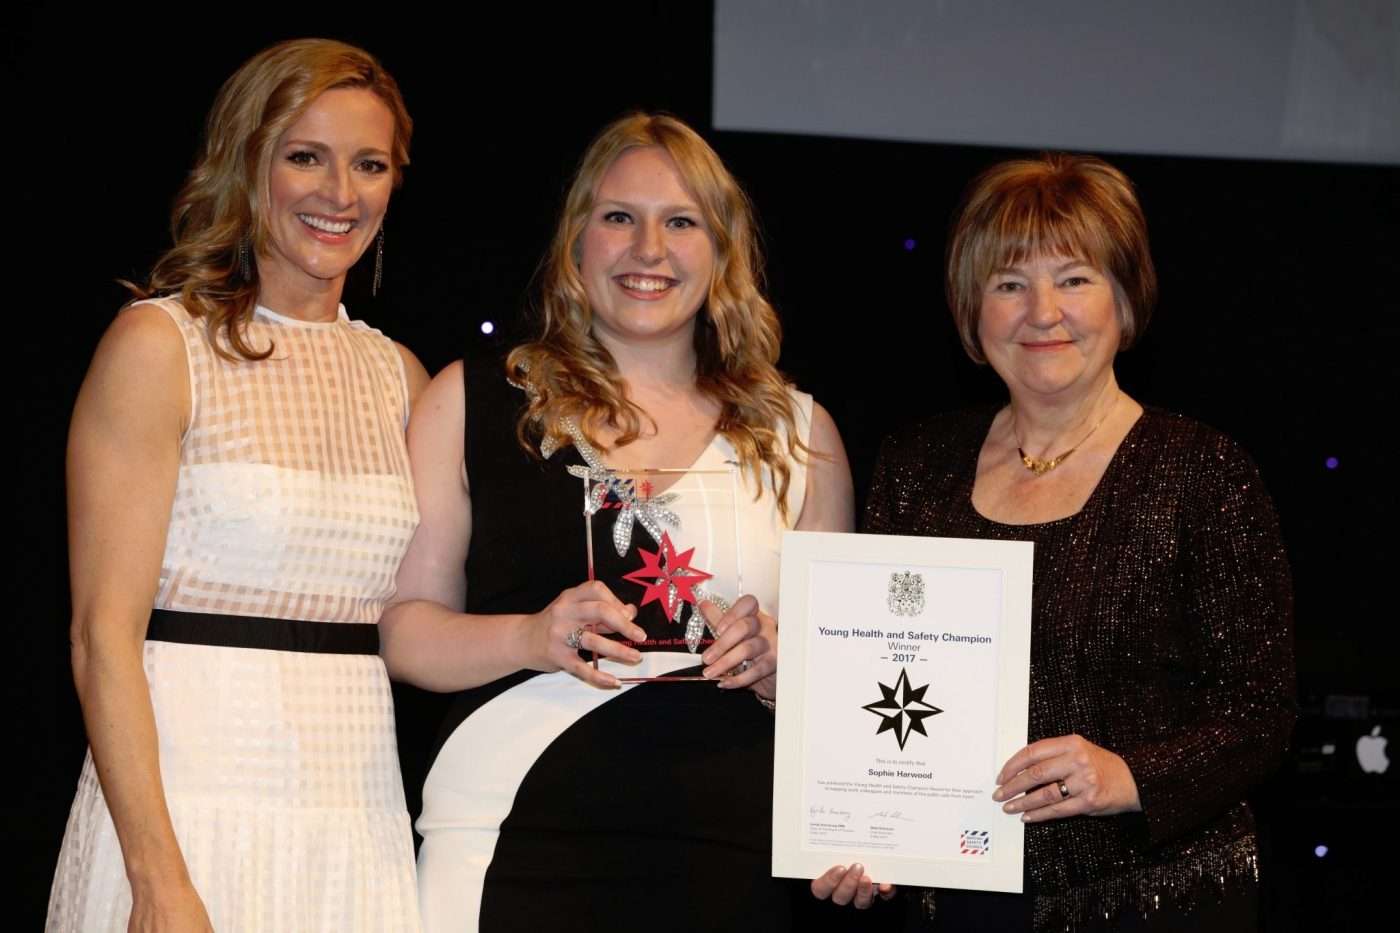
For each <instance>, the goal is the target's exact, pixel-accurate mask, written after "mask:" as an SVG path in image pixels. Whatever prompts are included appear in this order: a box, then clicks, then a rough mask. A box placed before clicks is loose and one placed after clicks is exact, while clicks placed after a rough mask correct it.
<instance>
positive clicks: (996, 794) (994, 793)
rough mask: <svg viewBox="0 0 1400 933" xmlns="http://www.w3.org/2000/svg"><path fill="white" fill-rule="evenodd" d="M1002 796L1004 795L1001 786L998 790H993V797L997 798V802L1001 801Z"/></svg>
mask: <svg viewBox="0 0 1400 933" xmlns="http://www.w3.org/2000/svg"><path fill="white" fill-rule="evenodd" d="M1001 797H1002V794H1001V788H1000V787H998V788H997V789H996V790H994V791H992V799H993V800H995V801H996V802H997V803H1001Z"/></svg>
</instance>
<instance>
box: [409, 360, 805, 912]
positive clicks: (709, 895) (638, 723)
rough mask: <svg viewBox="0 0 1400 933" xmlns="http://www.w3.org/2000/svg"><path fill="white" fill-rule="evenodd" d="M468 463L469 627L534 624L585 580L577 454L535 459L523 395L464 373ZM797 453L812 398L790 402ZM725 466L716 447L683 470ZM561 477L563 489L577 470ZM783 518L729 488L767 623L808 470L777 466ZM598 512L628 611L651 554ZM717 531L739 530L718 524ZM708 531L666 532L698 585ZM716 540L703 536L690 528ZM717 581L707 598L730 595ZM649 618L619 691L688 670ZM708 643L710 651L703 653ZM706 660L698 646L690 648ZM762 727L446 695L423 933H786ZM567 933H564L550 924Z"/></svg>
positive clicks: (630, 693) (678, 708) (681, 651)
mask: <svg viewBox="0 0 1400 933" xmlns="http://www.w3.org/2000/svg"><path fill="white" fill-rule="evenodd" d="M465 380H466V386H465V389H466V399H467V421H466V451H465V456H466V464H467V473H468V482H469V486H470V490H471V498H472V540H471V548H470V552H469V554H468V556H467V565H466V573H467V611H468V612H472V613H518V612H537V611H539V610H540V609H543V608H544V607H545V606H546V605H548V604H549V602H550V601H551V600H553V599H554V597H555V596H557V595H558V594H559V593H560V592H561V591H562V590H565V589H568V588H569V587H572V586H576V585H578V584H579V583H581V582H583V581H584V580H585V579H587V561H588V556H587V547H586V543H585V536H584V533H583V528H584V525H583V514H582V513H583V508H582V506H583V493H582V489H583V483H582V480H581V479H580V477H579V476H578V473H580V472H581V469H580V468H581V467H583V466H584V463H585V461H584V457H583V454H582V453H581V451H580V449H579V448H578V447H577V446H570V447H565V448H563V449H562V450H559V451H558V452H556V453H554V454H553V456H552V457H551V458H549V459H547V460H544V461H540V460H538V459H536V458H531V457H529V456H527V455H526V454H525V452H524V451H523V450H522V449H521V448H520V445H519V443H518V442H517V440H516V436H515V419H516V416H517V415H518V414H519V412H520V410H521V407H522V406H523V404H524V402H525V396H524V394H523V393H522V392H520V391H519V390H517V389H515V388H513V387H511V386H510V385H509V384H508V383H507V382H506V381H505V377H504V373H503V371H502V369H501V368H500V367H499V365H473V364H469V365H467V366H466V367H465ZM793 398H794V402H795V403H796V409H797V412H798V433H799V436H800V438H801V440H802V441H803V442H806V441H807V439H808V430H809V425H810V418H811V411H812V399H811V397H810V396H808V395H804V394H801V393H796V392H794V393H793ZM735 459H736V457H735V454H734V451H733V449H732V448H731V447H730V445H729V443H728V442H727V441H726V440H725V439H724V438H722V437H717V438H716V439H715V440H714V441H712V442H711V444H710V445H709V447H708V448H707V449H706V450H705V452H704V453H703V454H702V455H701V457H700V459H699V460H698V461H697V462H696V463H695V464H694V465H693V469H707V470H708V469H724V468H725V467H726V465H727V464H732V463H733V461H734V460H735ZM571 466H572V467H573V468H574V469H573V471H572V472H571V471H570V469H569V468H570V467H571ZM790 466H791V470H792V478H791V483H790V487H789V492H788V496H787V518H786V520H785V519H784V518H783V517H782V513H781V512H780V511H779V509H778V507H777V500H776V497H775V494H774V491H773V488H772V483H771V479H770V478H769V477H768V476H767V474H766V473H765V475H764V477H763V481H762V488H761V490H759V491H758V494H757V497H755V490H756V486H755V483H754V480H753V479H752V477H751V474H750V475H749V478H748V479H747V480H740V483H741V486H740V493H739V495H737V496H735V497H734V498H733V500H732V501H734V502H736V503H737V509H736V510H735V511H737V514H738V520H737V525H738V529H737V530H738V534H737V535H736V537H737V538H738V539H739V545H740V550H741V554H740V555H739V559H738V561H737V568H736V572H738V573H741V574H742V589H743V591H744V592H748V593H752V594H753V595H754V596H755V597H757V599H758V600H759V604H760V606H761V607H762V608H763V609H764V610H765V611H766V612H769V613H772V614H774V615H776V614H777V609H778V606H777V596H778V548H779V544H780V541H781V536H782V533H783V531H785V530H786V529H787V528H789V527H791V524H792V523H795V522H796V520H797V516H798V515H799V513H800V512H801V510H802V499H803V492H804V490H805V487H806V470H805V467H804V465H803V464H801V463H798V462H795V461H794V462H792V463H791V464H790ZM621 520H630V519H628V518H627V516H626V515H624V514H622V513H621V512H620V511H619V510H617V509H613V510H609V509H608V508H606V507H604V508H603V509H602V510H601V511H600V512H599V513H598V514H597V515H596V516H595V522H594V548H593V552H594V560H595V562H596V563H595V568H596V575H597V578H598V579H600V580H603V581H605V582H607V583H608V585H609V586H610V587H611V588H612V590H613V592H614V593H615V594H617V596H618V598H620V599H621V600H623V601H624V602H629V603H641V602H642V598H643V595H644V589H643V586H642V585H639V584H636V583H633V582H630V581H627V580H624V579H622V577H623V575H624V574H627V573H628V572H629V571H633V570H635V569H637V568H638V567H640V566H642V564H643V561H642V557H641V553H640V552H641V551H642V550H648V551H652V552H655V551H656V550H657V548H658V543H657V541H656V540H653V537H652V536H651V535H650V534H649V533H648V532H646V531H645V529H644V528H643V527H642V525H641V524H638V525H637V527H636V529H635V534H634V535H633V536H632V539H631V542H630V545H629V547H628V548H627V549H626V553H625V554H623V555H621V556H619V554H618V553H617V550H616V549H615V547H614V538H613V534H612V527H613V525H614V524H615V522H617V521H621ZM724 521H725V522H728V527H729V528H730V529H732V528H733V526H734V525H735V522H733V521H731V520H729V519H728V517H727V514H726V516H725V518H724ZM719 524H720V522H719V521H718V519H717V520H716V521H715V522H714V523H707V522H704V521H702V522H700V523H699V524H698V525H697V524H696V523H689V524H687V525H686V527H684V528H680V529H671V530H669V531H668V534H669V535H671V536H674V537H675V539H676V540H675V541H674V545H675V548H676V549H677V550H678V551H684V550H685V549H688V548H691V547H696V548H697V552H696V558H695V563H696V564H698V565H701V566H706V565H705V564H703V561H704V559H705V554H706V552H707V550H708V549H709V548H710V547H722V546H727V545H722V544H719V543H716V539H721V538H722V539H725V540H726V541H727V540H728V535H730V534H733V531H732V530H731V531H728V532H726V533H725V534H723V535H715V534H714V533H713V530H714V528H713V526H716V525H719ZM707 525H708V526H710V527H701V526H707ZM729 576H731V574H728V573H716V575H715V578H714V579H711V580H707V581H705V586H706V588H708V589H709V590H710V591H712V592H714V593H716V594H723V595H728V596H729V598H731V599H732V598H734V597H737V596H738V595H740V593H739V592H737V591H736V590H735V588H736V587H737V586H738V585H739V584H738V581H736V580H734V579H728V578H727V577H729ZM659 605H660V604H659V603H652V604H651V605H650V606H648V607H643V612H642V614H640V615H639V616H638V624H641V625H642V626H643V627H644V628H646V629H647V633H648V641H647V643H645V644H643V645H639V646H638V647H639V650H641V651H642V652H643V658H644V660H643V662H642V664H641V665H640V669H638V668H628V667H625V666H621V665H617V666H610V667H609V669H611V670H613V671H614V672H615V673H618V674H619V675H627V674H630V675H637V674H641V675H660V674H666V673H674V672H681V671H685V670H687V669H698V667H699V666H700V660H699V657H698V655H696V654H692V653H690V652H689V651H688V650H687V648H686V646H685V645H684V644H683V643H681V638H679V637H678V636H679V635H680V634H681V633H682V631H683V628H684V626H682V625H677V624H675V623H674V622H672V621H669V620H667V619H666V618H665V616H664V615H663V614H662V613H661V612H659V611H657V610H658V607H659ZM706 642H708V636H707V637H706ZM700 650H701V651H703V650H704V647H703V644H702V646H701V648H700ZM772 780H773V718H772V715H771V713H769V712H768V711H767V710H766V709H764V708H763V706H761V705H760V704H759V703H758V702H756V700H755V698H754V696H753V695H752V693H751V692H750V691H748V690H735V691H725V690H720V689H718V688H717V687H716V686H715V684H714V683H710V682H701V683H655V684H640V685H634V686H625V687H623V688H622V689H621V690H616V691H606V690H598V689H595V688H592V687H590V686H588V685H586V684H584V683H582V682H580V681H579V680H577V679H576V678H574V677H573V676H571V675H569V674H565V673H562V672H557V673H552V674H537V673H535V672H531V671H522V672H519V673H516V674H513V675H511V676H508V677H505V678H502V679H500V680H498V681H495V682H494V683H490V684H487V685H485V686H482V687H479V688H476V689H473V690H468V691H465V692H464V693H462V694H461V695H459V696H458V697H457V698H456V700H455V702H454V705H453V710H452V713H451V715H450V716H449V720H448V722H447V724H446V727H445V728H444V731H443V738H442V741H441V745H440V747H439V749H438V750H437V754H436V757H435V759H434V761H433V764H432V767H431V769H430V771H429V774H428V777H427V781H426V783H425V785H424V789H423V813H422V816H421V818H420V819H419V821H418V830H419V832H420V833H421V834H422V835H423V845H422V848H421V850H420V852H419V859H418V870H419V890H420V905H421V908H422V912H423V917H424V925H425V928H426V929H427V930H429V931H444V930H462V931H466V930H488V931H491V930H527V929H540V930H553V929H564V928H567V929H570V930H587V929H607V930H619V929H621V930H626V929H643V928H647V929H650V928H653V927H655V926H657V925H658V924H660V925H662V926H664V927H665V928H667V929H671V930H691V929H693V930H735V929H764V930H771V929H783V928H785V927H787V926H788V925H789V924H790V922H791V921H790V909H791V908H790V897H791V893H790V892H791V890H792V888H791V885H789V884H787V883H785V882H783V881H779V880H775V879H773V878H772V877H771V854H770V849H771V825H772V789H773V788H772ZM561 923H562V924H564V926H562V927H561V926H560V924H561Z"/></svg>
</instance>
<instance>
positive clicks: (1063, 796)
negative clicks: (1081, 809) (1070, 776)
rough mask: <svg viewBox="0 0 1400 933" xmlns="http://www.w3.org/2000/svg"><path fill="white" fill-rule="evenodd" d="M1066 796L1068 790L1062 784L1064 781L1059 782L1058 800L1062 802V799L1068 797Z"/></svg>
mask: <svg viewBox="0 0 1400 933" xmlns="http://www.w3.org/2000/svg"><path fill="white" fill-rule="evenodd" d="M1068 796H1069V788H1068V787H1067V786H1066V785H1065V782H1064V781H1061V782H1060V799H1061V800H1064V799H1065V798H1066V797H1068Z"/></svg>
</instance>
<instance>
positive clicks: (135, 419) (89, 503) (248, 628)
mask: <svg viewBox="0 0 1400 933" xmlns="http://www.w3.org/2000/svg"><path fill="white" fill-rule="evenodd" d="M410 132H411V122H410V120H409V117H408V114H407V112H406V110H405V109H404V104H403V100H402V97H401V96H400V94H399V91H398V88H397V85H396V84H395V82H394V80H393V78H392V77H390V76H389V75H388V74H387V73H386V72H385V71H384V69H383V68H382V67H381V66H380V65H379V63H378V62H377V61H375V60H374V59H373V58H372V57H371V56H369V55H368V54H366V53H365V52H363V51H361V50H359V49H356V48H353V47H350V46H347V45H343V44H341V43H337V42H330V41H325V40H299V41H294V42H287V43H282V44H280V45H278V46H275V47H273V48H270V49H268V50H266V51H265V52H263V53H261V54H259V55H258V56H256V57H255V58H253V59H252V60H250V61H249V62H248V63H247V64H245V65H244V66H243V67H242V68H240V69H239V71H238V72H237V73H235V74H234V75H233V77H231V78H230V79H229V81H228V82H227V84H225V86H224V88H223V90H222V91H221V92H220V95H219V97H218V99H217V100H216V102H215V105H214V108H213V111H212V112H211V113H210V117H209V123H208V128H207V134H206V135H207V138H206V141H205V146H204V151H203V153H202V155H201V157H200V159H199V161H198V162H197V164H196V165H195V168H194V170H193V171H192V172H191V174H190V176H189V179H188V181H187V183H186V185H185V187H184V189H183V190H182V192H181V194H180V196H179V198H178V199H177V202H176V206H175V213H174V220H173V227H174V234H175V246H174V248H173V249H171V250H170V251H169V252H168V253H166V255H165V256H164V257H162V258H161V260H160V261H159V262H158V263H157V264H156V266H155V268H154V270H153V272H152V274H151V277H150V281H149V285H148V286H147V287H145V288H139V289H136V291H137V293H138V296H139V299H140V300H137V301H135V302H133V303H132V304H131V305H130V306H128V307H127V308H126V309H124V310H123V311H122V312H121V313H120V314H119V315H118V316H117V318H116V320H115V322H114V323H113V324H112V326H111V327H110V329H109V330H108V332H107V334H106V336H105V337H104V338H103V340H102V342H101V344H100V345H99V347H98V349H97V352H96V355H95V356H94V358H93V362H92V366H91V369H90V370H89V372H88V375H87V379H86V381H85V382H84V384H83V387H82V390H81V392H80V394H79V397H78V401H77V405H76V408H75V410H74V414H73V424H72V432H71V437H70V442H69V451H68V482H69V537H70V551H71V566H72V590H73V620H72V642H73V648H72V653H73V672H74V678H75V681H76V684H77V689H78V695H79V698H80V700H81V703H82V707H83V716H84V720H85V722H86V726H87V732H88V739H89V742H90V753H89V755H88V758H87V761H86V762H85V764H84V767H83V771H82V776H81V778H80V780H79V785H78V793H77V798H76V800H75V801H74V804H73V810H72V814H71V816H70V818H69V823H68V829H67V833H66V835H65V838H64V844H63V851H62V853H61V855H60V858H59V864H58V870H57V874H56V876H55V879H54V884H53V890H52V893H51V896H50V901H49V918H48V928H49V929H50V930H55V931H67V930H113V931H117V930H127V929H130V930H133V931H163V930H179V931H189V930H208V929H211V928H213V929H218V930H238V931H244V930H298V931H311V930H335V931H357V930H359V931H370V930H374V931H383V930H416V929H417V928H418V917H417V907H416V896H415V891H414V886H415V877H414V866H413V844H412V838H411V834H410V829H409V822H408V815H407V813H406V811H405V807H404V798H403V787H402V782H401V780H400V777H399V769H398V759H397V754H396V750H395V741H394V724H393V705H392V700H391V697H390V693H389V682H388V678H387V676H386V674H385V670H384V665H383V664H382V662H381V661H380V659H379V657H378V654H377V646H378V638H377V625H376V623H377V622H378V619H379V616H380V612H381V609H382V607H383V605H384V603H385V601H386V600H387V599H388V597H389V596H390V595H391V594H392V592H393V585H394V574H395V571H396V569H397V567H398V564H399V560H400V558H401V556H402V554H403V552H404V550H405V549H406V547H407V546H408V542H409V540H410V538H411V537H412V536H413V533H414V530H415V528H416V527H417V522H418V512H417V508H416V505H415V503H414V494H413V486H412V481H411V479H410V473H409V468H408V461H407V454H406V451H405V447H404V436H403V431H404V426H405V422H406V419H407V417H408V414H409V406H410V404H411V402H412V400H413V398H414V397H415V396H416V394H417V392H418V390H419V389H420V388H421V387H422V386H423V385H424V384H425V383H426V381H427V377H426V374H425V373H424V372H423V369H422V367H421V366H420V365H419V364H418V362H417V360H415V359H414V358H413V356H412V354H410V353H408V352H407V351H406V350H404V349H403V348H401V347H398V346H397V345H395V344H394V343H393V342H392V341H390V340H388V339H387V338H386V337H384V336H383V335H382V334H380V333H379V332H378V331H376V330H373V329H371V328H369V327H368V326H366V325H364V324H361V323H359V322H355V321H351V320H350V319H349V318H348V317H347V315H346V313H345V309H344V307H343V306H341V305H340V295H341V292H342V289H343V286H344V283H345V277H346V274H347V272H348V271H349V269H350V267H351V266H352V265H354V264H355V262H356V261H357V260H358V259H359V258H360V257H361V255H362V254H364V253H365V252H366V251H369V250H374V251H375V252H376V253H379V251H380V250H382V245H383V240H382V224H383V222H384V215H385V209H386V208H387V206H388V203H389V196H390V193H391V191H392V190H393V188H394V186H395V185H396V184H397V182H398V181H399V180H400V178H401V170H402V168H403V166H404V165H405V164H406V162H407V155H408V141H409V136H410ZM380 256H382V253H381V254H380ZM375 275H376V280H377V279H378V266H377V265H376V271H375ZM152 607H154V610H153V608H152ZM148 628H149V630H148Z"/></svg>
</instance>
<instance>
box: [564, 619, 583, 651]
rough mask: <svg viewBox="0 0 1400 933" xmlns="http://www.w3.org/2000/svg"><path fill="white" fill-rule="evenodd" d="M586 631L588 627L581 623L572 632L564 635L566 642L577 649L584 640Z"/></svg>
mask: <svg viewBox="0 0 1400 933" xmlns="http://www.w3.org/2000/svg"><path fill="white" fill-rule="evenodd" d="M586 631H588V629H586V628H584V627H583V626H582V625H580V626H579V627H578V628H576V629H574V630H573V631H572V632H570V633H569V634H567V635H565V636H564V644H566V645H568V646H569V647H570V648H572V649H573V650H574V651H577V650H578V646H579V644H580V643H581V642H582V641H583V633H584V632H586Z"/></svg>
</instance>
